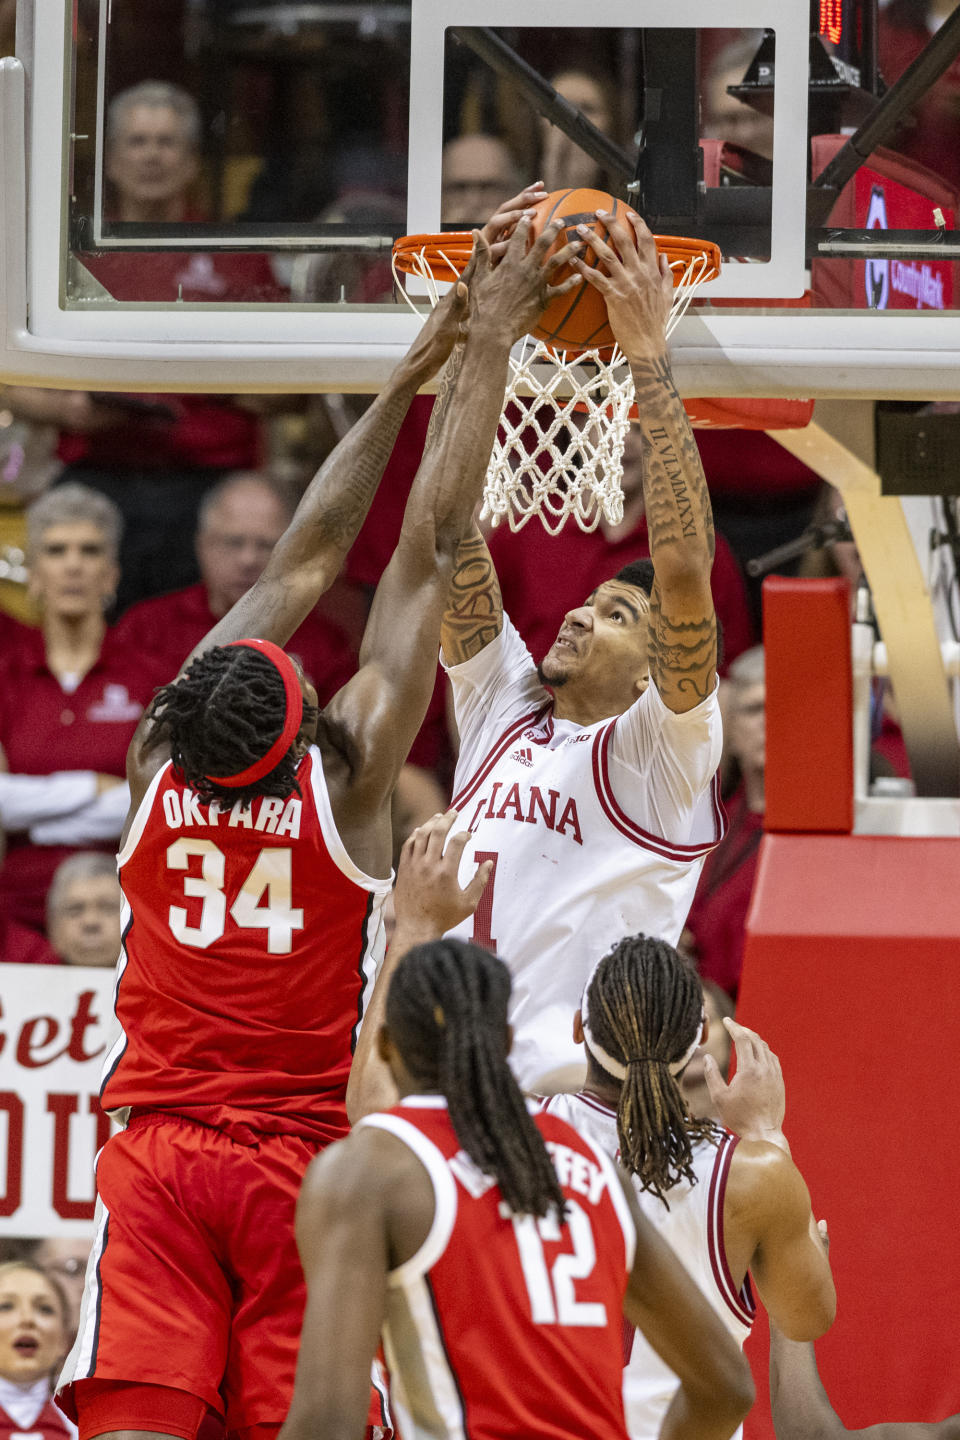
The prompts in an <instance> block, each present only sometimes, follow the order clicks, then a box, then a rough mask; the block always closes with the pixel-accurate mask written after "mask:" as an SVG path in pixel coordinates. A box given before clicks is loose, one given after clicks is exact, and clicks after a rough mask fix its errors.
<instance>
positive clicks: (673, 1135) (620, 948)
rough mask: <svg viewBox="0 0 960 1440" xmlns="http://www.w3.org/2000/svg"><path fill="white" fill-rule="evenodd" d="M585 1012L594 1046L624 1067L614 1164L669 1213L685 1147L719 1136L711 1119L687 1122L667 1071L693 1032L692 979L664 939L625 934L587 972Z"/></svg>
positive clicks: (697, 1013)
mask: <svg viewBox="0 0 960 1440" xmlns="http://www.w3.org/2000/svg"><path fill="white" fill-rule="evenodd" d="M587 1011H588V1014H589V1017H590V1032H591V1035H592V1036H593V1038H594V1039H595V1040H596V1043H597V1045H598V1046H600V1048H601V1049H603V1050H605V1051H606V1052H607V1054H608V1055H610V1056H611V1058H612V1059H614V1060H617V1061H619V1062H620V1063H621V1064H623V1065H625V1066H626V1068H627V1075H626V1079H625V1080H623V1081H622V1082H620V1101H619V1104H618V1106H617V1136H618V1139H619V1142H620V1159H621V1161H622V1162H623V1164H624V1165H625V1166H626V1168H627V1169H628V1170H629V1171H630V1172H631V1174H633V1175H636V1177H637V1178H638V1180H639V1181H640V1184H641V1186H642V1188H643V1189H644V1190H651V1191H653V1193H654V1194H656V1195H658V1196H659V1197H660V1199H661V1200H662V1201H663V1203H664V1204H665V1205H667V1208H668V1209H669V1205H668V1202H667V1198H666V1194H665V1192H666V1191H667V1190H669V1189H670V1187H671V1186H672V1185H676V1184H677V1182H678V1181H679V1180H681V1179H687V1180H689V1181H690V1183H691V1184H696V1175H695V1173H694V1170H693V1143H694V1142H695V1141H698V1140H703V1139H709V1140H712V1141H713V1142H714V1143H718V1142H719V1139H720V1136H721V1134H722V1131H721V1129H720V1127H719V1126H718V1125H716V1124H715V1123H714V1122H713V1121H712V1120H694V1119H693V1117H692V1116H691V1115H690V1112H689V1111H688V1110H687V1106H686V1102H685V1101H684V1098H683V1095H682V1094H681V1092H680V1086H679V1085H678V1083H677V1081H676V1079H675V1078H674V1077H673V1075H671V1073H670V1068H669V1067H670V1065H671V1064H673V1063H675V1062H676V1061H677V1060H680V1059H681V1058H682V1056H683V1055H685V1054H686V1052H687V1050H688V1049H689V1048H690V1046H691V1045H692V1044H693V1041H694V1039H695V1037H696V1035H697V1032H698V1030H699V1028H700V1023H701V1016H702V1013H703V992H702V990H701V988H700V980H699V977H698V976H697V974H696V972H695V971H694V970H692V969H691V968H690V966H689V965H685V964H684V962H683V961H682V960H681V959H680V956H679V955H678V954H677V952H676V950H674V948H673V946H672V945H668V944H667V943H666V941H665V940H654V939H652V938H651V937H650V936H647V935H630V936H628V937H627V938H626V939H625V940H621V941H620V943H619V944H618V945H616V946H614V948H613V949H612V950H611V951H610V953H609V955H606V956H604V958H603V959H602V960H601V961H600V964H599V965H598V966H597V968H596V970H595V971H594V974H593V978H592V980H591V981H590V984H589V986H588V988H587ZM588 1054H589V1051H588ZM590 1059H591V1064H593V1065H596V1066H597V1067H598V1068H599V1069H601V1070H602V1068H603V1067H602V1066H600V1065H599V1064H598V1061H597V1060H596V1057H595V1056H591V1057H590ZM603 1073H604V1075H606V1071H604V1072H603ZM607 1078H608V1079H609V1081H610V1083H611V1084H617V1081H616V1080H615V1079H614V1078H613V1077H612V1076H607Z"/></svg>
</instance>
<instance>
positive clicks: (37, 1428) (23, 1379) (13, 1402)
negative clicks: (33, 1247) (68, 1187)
mask: <svg viewBox="0 0 960 1440" xmlns="http://www.w3.org/2000/svg"><path fill="white" fill-rule="evenodd" d="M69 1343H70V1333H69V1323H68V1318H67V1301H66V1296H65V1295H64V1293H63V1291H62V1290H61V1288H60V1286H59V1285H58V1284H57V1282H56V1280H54V1279H53V1278H52V1277H51V1276H50V1275H47V1274H46V1273H45V1272H44V1271H43V1270H41V1269H40V1267H39V1265H34V1264H33V1263H32V1262H31V1261H29V1260H11V1261H9V1262H8V1263H7V1264H5V1265H0V1437H2V1440H11V1437H13V1440H15V1437H16V1436H17V1435H18V1434H21V1433H22V1432H25V1431H29V1433H30V1435H31V1437H32V1440H70V1437H72V1436H73V1435H75V1433H76V1432H75V1430H74V1428H73V1426H72V1425H71V1424H70V1423H69V1421H68V1420H67V1419H66V1418H65V1417H64V1416H63V1415H62V1414H61V1413H60V1411H59V1410H58V1409H57V1408H56V1406H55V1405H54V1403H53V1400H52V1399H51V1396H52V1394H53V1382H54V1379H55V1378H56V1371H57V1370H58V1368H59V1366H60V1364H61V1362H62V1360H63V1358H64V1355H65V1354H66V1352H67V1349H68V1347H69Z"/></svg>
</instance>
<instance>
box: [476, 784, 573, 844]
mask: <svg viewBox="0 0 960 1440" xmlns="http://www.w3.org/2000/svg"><path fill="white" fill-rule="evenodd" d="M481 820H516V821H518V822H519V823H520V824H523V825H546V827H547V829H548V830H555V831H556V833H557V834H558V835H567V836H569V838H570V839H571V840H575V841H576V843H577V844H578V845H582V844H583V836H582V834H581V833H580V818H579V816H578V815H577V802H576V800H575V799H574V798H573V796H572V795H571V796H569V797H568V798H567V799H565V800H564V799H563V798H562V797H561V795H560V791H559V790H548V791H547V792H546V794H544V792H543V791H542V790H541V789H540V786H539V785H524V784H518V783H515V784H513V785H507V784H506V782H505V781H503V780H497V781H495V782H494V784H493V785H492V786H491V787H490V793H489V795H484V796H482V797H481V798H480V799H479V800H478V801H477V803H476V806H475V808H474V811H473V815H472V816H471V819H470V823H469V825H468V827H467V828H468V829H469V830H471V831H473V830H476V828H477V826H478V825H479V824H480V821H481Z"/></svg>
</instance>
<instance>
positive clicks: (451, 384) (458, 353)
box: [423, 341, 467, 452]
mask: <svg viewBox="0 0 960 1440" xmlns="http://www.w3.org/2000/svg"><path fill="white" fill-rule="evenodd" d="M466 352H467V347H466V344H465V343H464V342H463V341H460V342H459V343H458V344H457V345H455V346H454V347H453V350H452V352H451V355H450V359H449V360H448V361H447V363H446V365H444V367H443V371H442V373H441V375H440V384H439V385H438V386H437V398H436V400H435V401H434V402H433V409H432V410H431V412H430V423H429V424H428V426H427V438H426V440H425V441H424V445H423V448H424V452H426V451H427V450H430V449H431V448H432V447H433V446H434V445H435V444H436V440H437V436H438V434H439V433H440V427H441V426H442V424H443V422H444V420H445V419H446V415H447V411H448V410H449V409H450V401H451V400H452V399H453V392H454V391H455V390H456V388H457V376H458V375H459V374H460V370H461V368H462V366H463V357H464V355H465V354H466Z"/></svg>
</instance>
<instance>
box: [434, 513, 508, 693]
mask: <svg viewBox="0 0 960 1440" xmlns="http://www.w3.org/2000/svg"><path fill="white" fill-rule="evenodd" d="M502 626H503V599H502V597H501V595H500V584H499V582H498V580H497V572H496V570H495V569H494V565H493V561H492V560H491V558H490V552H489V550H488V549H487V546H486V542H485V541H484V539H483V536H482V535H481V534H480V533H479V531H474V533H473V535H470V536H468V537H467V538H466V539H465V540H461V542H460V545H459V548H458V550H457V558H456V561H455V563H454V569H453V576H452V579H451V581H450V595H449V598H448V600H447V610H446V614H445V615H444V617H443V634H442V642H443V653H444V655H445V657H446V660H447V663H448V664H450V665H459V664H461V663H462V662H463V661H464V660H469V659H470V657H471V656H472V655H476V654H477V653H478V652H479V651H481V650H482V649H483V648H484V646H485V645H489V644H490V642H491V640H495V639H496V637H497V636H498V635H499V634H500V630H501V628H502Z"/></svg>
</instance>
